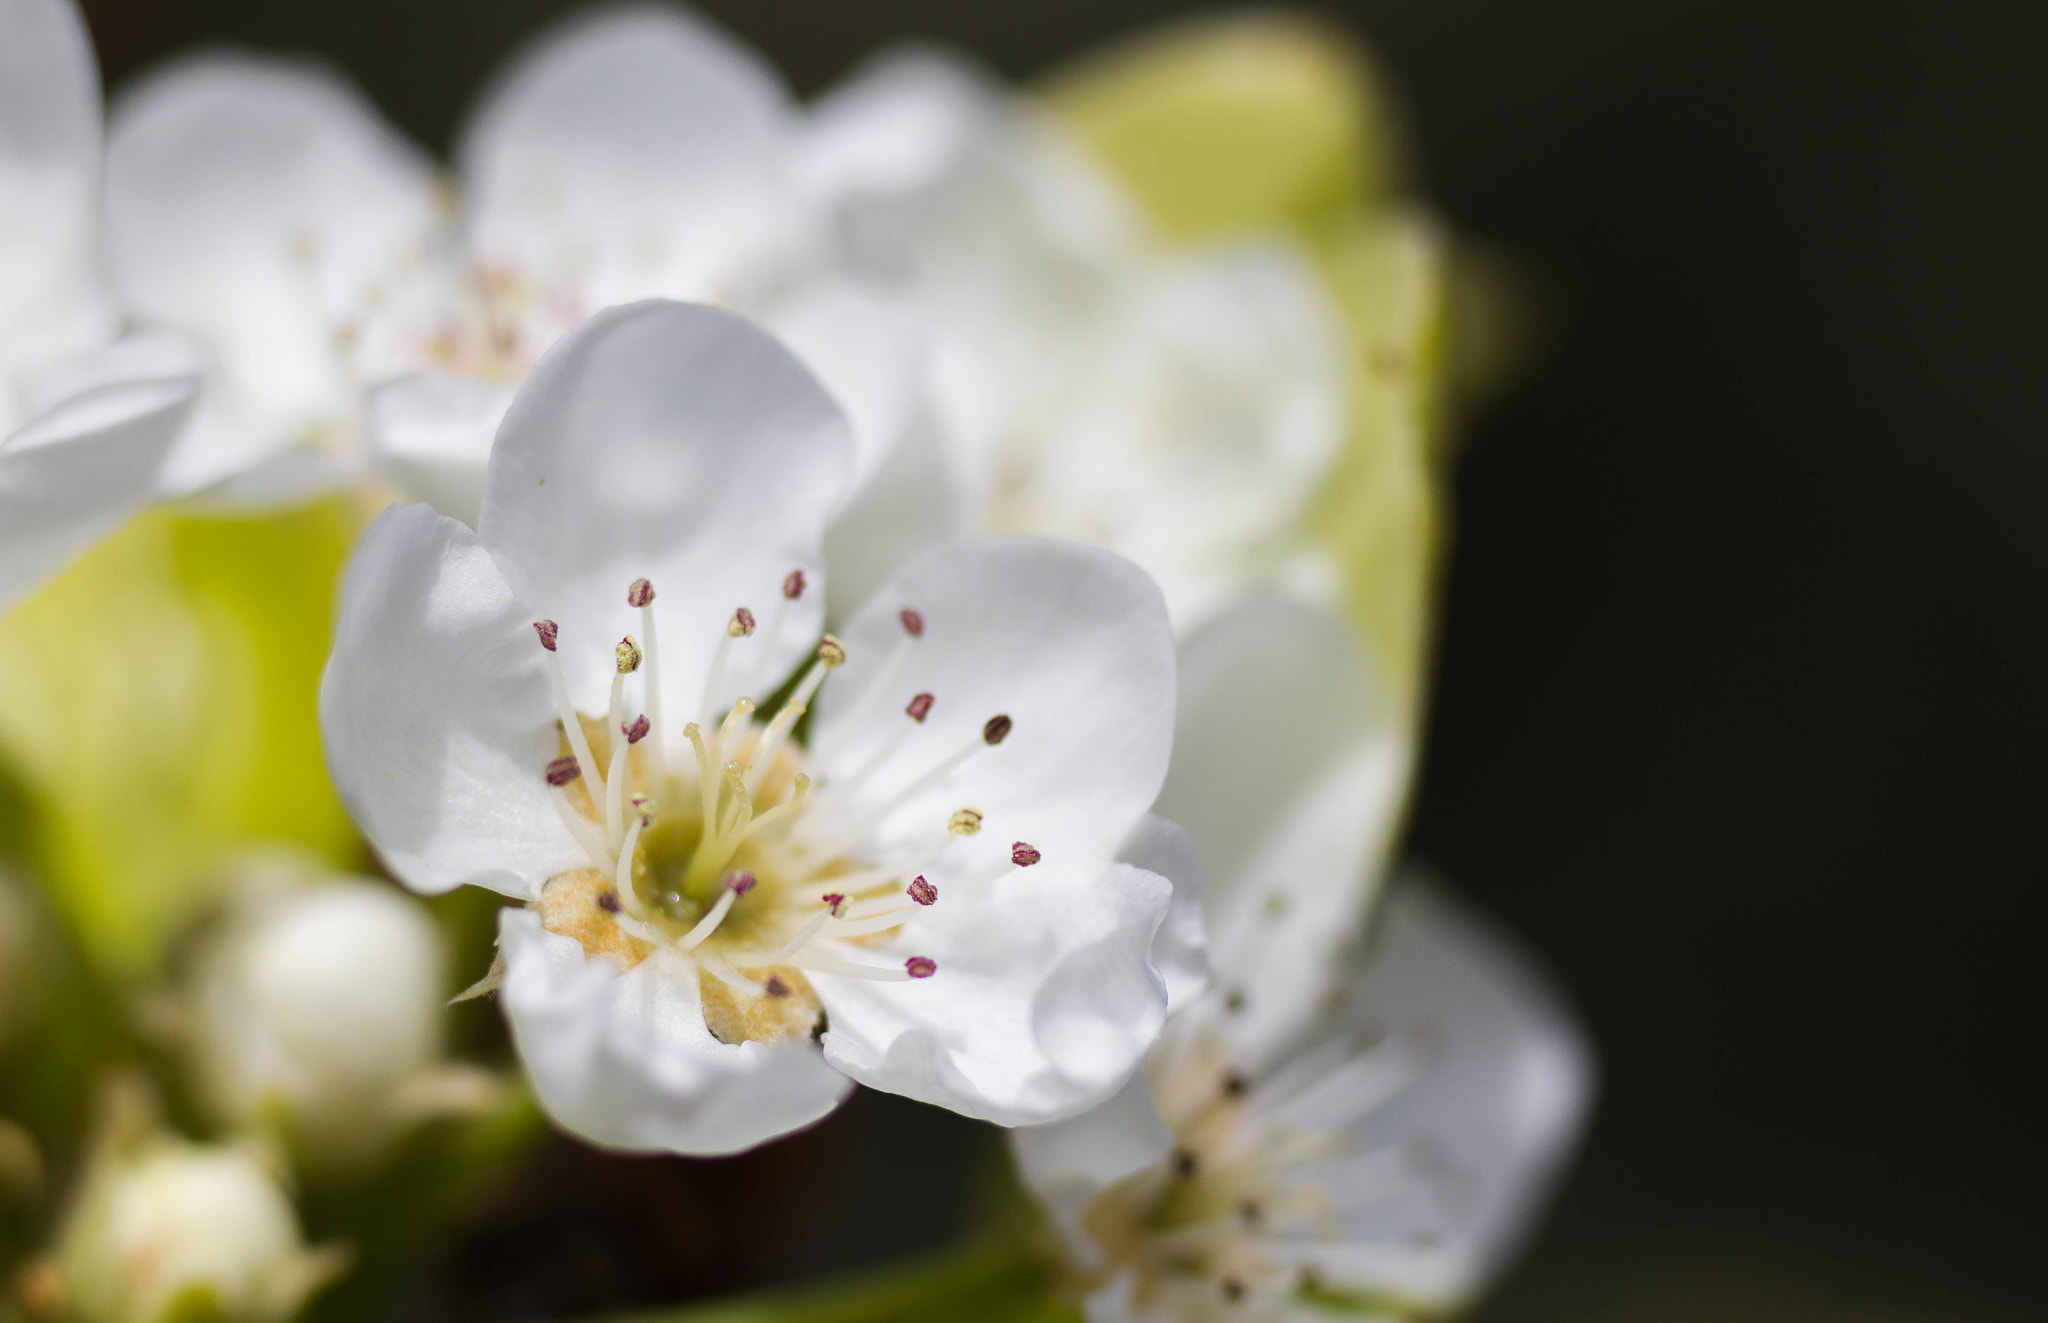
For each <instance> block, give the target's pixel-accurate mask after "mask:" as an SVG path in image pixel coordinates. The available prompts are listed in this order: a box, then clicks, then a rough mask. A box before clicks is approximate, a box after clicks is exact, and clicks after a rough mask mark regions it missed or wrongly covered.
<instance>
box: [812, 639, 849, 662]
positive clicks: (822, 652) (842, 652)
mask: <svg viewBox="0 0 2048 1323" xmlns="http://www.w3.org/2000/svg"><path fill="white" fill-rule="evenodd" d="M818 660H819V661H821V662H823V663H825V669H826V670H828V671H829V670H831V669H832V668H833V667H835V666H844V665H846V645H845V644H844V643H841V642H840V641H839V640H838V639H836V638H833V637H832V636H831V635H830V634H827V635H826V636H825V637H824V638H821V639H819V640H818Z"/></svg>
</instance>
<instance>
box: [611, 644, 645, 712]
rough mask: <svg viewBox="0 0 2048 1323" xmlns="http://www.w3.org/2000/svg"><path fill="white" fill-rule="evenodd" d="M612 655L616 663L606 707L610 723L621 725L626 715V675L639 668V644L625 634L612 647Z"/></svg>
mask: <svg viewBox="0 0 2048 1323" xmlns="http://www.w3.org/2000/svg"><path fill="white" fill-rule="evenodd" d="M612 657H613V659H614V660H615V661H616V662H617V663H618V665H617V666H616V667H615V668H614V669H613V671H612V698H611V706H610V708H609V709H608V716H609V717H610V720H611V724H612V725H614V726H617V725H621V724H623V722H624V721H625V716H626V677H627V676H629V675H631V674H632V673H633V672H635V671H637V670H639V669H640V645H639V644H637V643H635V642H634V641H633V636H632V635H631V634H628V635H626V637H624V638H622V639H620V640H619V642H618V646H617V647H615V648H613V649H612Z"/></svg>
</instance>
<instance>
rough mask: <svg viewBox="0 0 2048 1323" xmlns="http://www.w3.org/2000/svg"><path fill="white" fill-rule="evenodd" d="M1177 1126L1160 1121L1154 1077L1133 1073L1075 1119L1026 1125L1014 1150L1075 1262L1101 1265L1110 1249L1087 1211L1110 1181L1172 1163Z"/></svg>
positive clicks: (1013, 1140)
mask: <svg viewBox="0 0 2048 1323" xmlns="http://www.w3.org/2000/svg"><path fill="white" fill-rule="evenodd" d="M1172 1150H1173V1132H1172V1131H1170V1130H1168V1129H1167V1128H1166V1123H1165V1122H1164V1121H1162V1120H1160V1119H1159V1108H1158V1107H1157V1106H1155V1105H1154V1103H1153V1101H1152V1082H1151V1080H1150V1079H1149V1078H1148V1077H1147V1075H1146V1073H1145V1072H1144V1071H1142V1070H1140V1071H1134V1072H1132V1075H1131V1078H1130V1079H1129V1080H1127V1081H1125V1083H1124V1086H1123V1088H1121V1089H1118V1090H1117V1091H1116V1093H1115V1094H1114V1095H1113V1096H1112V1097H1111V1098H1110V1099H1109V1101H1108V1102H1105V1103H1103V1104H1102V1105H1101V1106H1100V1107H1092V1108H1090V1109H1089V1110H1087V1111H1085V1112H1083V1113H1081V1114H1080V1115H1079V1116H1077V1117H1074V1118H1073V1119H1072V1120H1069V1121H1055V1122H1054V1123H1053V1124H1051V1125H1031V1126H1019V1127H1017V1128H1016V1129H1014V1130H1012V1131H1011V1132H1010V1153H1011V1155H1012V1156H1014V1157H1015V1158H1016V1160H1017V1174H1018V1176H1019V1177H1021V1178H1022V1180H1023V1182H1024V1184H1025V1186H1026V1188H1028V1189H1029V1190H1030V1191H1031V1193H1032V1194H1034V1195H1036V1196H1037V1197H1038V1201H1039V1202H1040V1203H1041V1204H1043V1205H1044V1206H1045V1208H1046V1210H1047V1211H1048V1212H1050V1213H1051V1214H1052V1217H1053V1222H1054V1225H1056V1226H1058V1227H1059V1229H1060V1235H1061V1238H1062V1240H1063V1241H1064V1243H1065V1244H1066V1247H1067V1250H1068V1252H1069V1254H1071V1255H1072V1256H1073V1258H1074V1260H1075V1266H1077V1267H1079V1268H1081V1269H1082V1270H1083V1271H1091V1270H1093V1269H1095V1268H1096V1267H1097V1265H1098V1264H1099V1263H1100V1261H1101V1258H1102V1247H1101V1245H1100V1244H1099V1243H1097V1241H1096V1240H1095V1238H1094V1237H1093V1236H1091V1235H1089V1234H1088V1233H1087V1231H1086V1230H1085V1229H1084V1228H1083V1227H1082V1226H1081V1225H1080V1222H1079V1217H1080V1213H1081V1211H1082V1210H1083V1209H1084V1208H1086V1207H1087V1205H1088V1203H1089V1201H1091V1200H1092V1199H1094V1198H1095V1196H1096V1195H1098V1194H1100V1193H1101V1192H1102V1191H1103V1190H1104V1189H1105V1188H1106V1187H1108V1186H1110V1185H1112V1184H1114V1183H1116V1182H1117V1181H1120V1180H1122V1179H1123V1178H1124V1177H1126V1176H1129V1175H1132V1174H1133V1173H1135V1172H1140V1171H1143V1170H1145V1169H1146V1168H1147V1167H1153V1166H1157V1165H1159V1164H1160V1163H1163V1162H1165V1161H1166V1158H1167V1155H1168V1154H1169V1153H1170V1152H1171V1151H1172Z"/></svg>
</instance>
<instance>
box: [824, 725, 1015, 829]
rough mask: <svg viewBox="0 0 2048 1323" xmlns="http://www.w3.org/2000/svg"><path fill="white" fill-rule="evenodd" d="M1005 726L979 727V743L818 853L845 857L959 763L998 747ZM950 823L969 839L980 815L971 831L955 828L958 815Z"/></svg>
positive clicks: (871, 812)
mask: <svg viewBox="0 0 2048 1323" xmlns="http://www.w3.org/2000/svg"><path fill="white" fill-rule="evenodd" d="M998 721H1000V722H1003V723H1004V724H1003V725H1002V727H1001V728H1000V729H999V730H995V738H994V739H990V738H989V734H990V731H991V730H992V729H993V728H995V726H996V723H997V722H998ZM1008 723H1009V718H1008V717H992V718H990V719H989V721H988V722H987V724H986V725H984V726H983V727H982V734H981V737H980V738H979V739H976V740H974V741H973V742H971V743H969V744H968V745H967V746H966V747H965V748H962V749H959V750H956V751H955V752H954V753H952V754H951V755H949V756H948V757H946V758H944V759H942V760H941V761H940V762H939V764H938V765H937V766H936V767H934V768H932V769H931V770H930V771H928V772H926V773H925V774H924V775H923V776H920V777H917V778H916V779H914V780H912V781H911V783H910V784H909V785H906V786H904V787H903V788H902V789H901V790H898V791H897V792H896V793H895V794H893V795H891V796H889V797H888V798H887V799H885V800H883V801H882V802H881V803H880V804H878V805H876V806H875V807H873V808H871V809H870V810H868V812H866V813H864V814H862V815H861V816H860V817H859V818H858V819H857V820H856V821H855V822H854V824H853V825H852V826H849V827H847V828H846V829H845V830H844V831H843V832H841V833H840V835H839V836H837V837H835V838H833V840H832V843H831V844H830V845H829V846H827V847H825V848H824V849H822V850H821V851H819V853H820V854H822V855H824V856H825V857H826V858H837V857H838V856H840V855H842V854H845V853H846V852H847V851H848V850H850V849H852V848H853V847H854V846H856V845H858V844H859V843H860V841H861V838H862V837H864V836H866V835H867V834H868V833H869V832H870V831H873V830H874V828H875V827H876V825H877V824H879V823H880V822H881V821H882V819H884V818H886V817H888V816H889V815H890V814H891V813H894V812H895V811H896V810H897V809H899V808H901V807H903V806H904V805H905V804H907V803H909V802H910V801H911V800H912V799H914V798H916V797H917V795H919V794H920V793H922V792H923V791H925V790H927V789H929V788H930V787H932V786H935V785H937V784H938V783H939V782H941V781H943V780H945V779H946V778H947V777H949V776H951V775H952V774H953V772H954V771H955V770H956V769H958V768H959V766H960V765H961V764H962V763H964V762H966V761H967V760H968V759H969V758H972V757H973V756H974V755H975V754H977V753H980V752H981V751H982V750H983V749H986V748H990V747H992V746H993V745H997V744H1000V743H1002V741H1003V738H1004V737H1005V736H1007V735H1008V734H1009V733H1010V726H1009V724H1008ZM964 811H966V810H963V812H964ZM953 819H954V823H953V825H952V827H951V829H952V830H953V831H955V832H958V833H960V834H963V835H968V836H971V835H973V834H974V833H975V832H976V831H979V830H980V829H981V815H980V814H979V813H976V814H975V815H974V822H973V825H972V826H971V828H969V829H967V830H966V831H964V832H963V831H962V830H961V828H960V826H959V825H958V824H959V822H960V821H961V818H960V814H958V813H956V814H954V815H953Z"/></svg>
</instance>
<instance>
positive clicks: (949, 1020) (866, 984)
mask: <svg viewBox="0 0 2048 1323" xmlns="http://www.w3.org/2000/svg"><path fill="white" fill-rule="evenodd" d="M1171 890H1172V888H1171V886H1170V885H1169V884H1168V883H1167V881H1166V880H1165V879H1164V878H1161V877H1158V876H1156V875H1154V874H1151V873H1147V872H1144V871H1142V870H1140V869H1136V868H1132V867H1130V866H1129V865H1127V864H1092V865H1091V864H1084V863H1067V864H1058V863H1050V862H1048V863H1042V864H1039V865H1038V866H1036V867H1034V868H1027V869H1020V870H1017V871H1015V872H1012V873H1010V874H1009V875H1008V876H1006V877H1003V878H1001V879H998V880H997V881H994V882H985V883H980V884H978V885H977V884H963V885H961V886H958V887H953V888H948V887H947V885H946V884H944V883H940V884H939V891H940V896H939V901H938V903H937V904H936V905H934V906H932V907H931V909H929V910H928V911H926V912H925V913H924V914H921V915H919V916H917V918H916V919H915V920H913V921H912V922H911V923H910V924H907V925H905V927H904V928H903V929H902V930H901V931H900V933H899V935H898V936H897V938H896V939H895V940H894V941H893V942H891V943H889V944H888V945H886V946H882V947H876V948H870V950H871V951H872V952H873V954H869V953H868V951H864V950H862V949H860V948H849V950H850V951H851V952H852V953H853V954H851V955H850V956H849V958H851V959H856V960H863V961H864V962H865V963H881V962H883V961H887V962H890V963H892V964H893V965H894V966H895V967H897V968H901V966H902V962H903V961H904V960H905V959H906V958H908V957H910V956H913V955H922V956H928V957H930V958H931V959H933V960H935V961H937V962H938V971H937V972H936V973H935V974H933V975H932V976H931V977H930V978H923V979H913V980H909V981H904V982H877V981H873V980H869V979H862V978H850V977H845V976H842V975H835V974H817V973H813V974H810V975H809V976H808V977H809V978H810V979H811V982H812V984H813V985H814V986H815V987H816V988H817V990H818V996H819V999H820V1000H822V1001H823V1002H824V1003H825V1011H826V1014H827V1016H828V1017H829V1018H830V1021H831V1028H830V1029H829V1030H828V1031H827V1032H826V1034H825V1038H824V1045H825V1059H826V1060H827V1061H830V1062H831V1063H832V1064H833V1065H835V1066H837V1067H838V1068H839V1069H841V1070H843V1071H845V1072H846V1073H847V1074H848V1075H851V1076H852V1077H853V1078H855V1079H856V1080H859V1081H860V1082H861V1083H863V1084H866V1085H869V1086H871V1087H873V1088H877V1089H883V1090H886V1091H888V1092H890V1093H900V1094H903V1095H905V1096H907V1097H911V1098H917V1099H919V1100H921V1101H924V1102H929V1103H936V1104H938V1105H939V1106H941V1107H949V1108H951V1109H952V1110H954V1111H956V1112H960V1113H962V1114H964V1115H967V1116H973V1117H978V1118H980V1119H982V1120H986V1121H994V1122H996V1123H997V1124H999V1125H1035V1124H1038V1123H1041V1122H1045V1121H1055V1120H1060V1119H1063V1118H1065V1117H1069V1116H1072V1115H1074V1114H1075V1113H1077V1112H1079V1111H1081V1110H1083V1109H1085V1108H1088V1107H1092V1106H1094V1105H1095V1104H1097V1103H1099V1102H1102V1101H1103V1100H1104V1099H1106V1098H1107V1097H1108V1096H1109V1095H1110V1094H1111V1093H1113V1092H1114V1091H1115V1090H1116V1089H1117V1088H1118V1087H1120V1086H1121V1085H1122V1084H1123V1082H1124V1080H1125V1079H1126V1078H1127V1077H1128V1076H1129V1075H1130V1073H1131V1071H1132V1070H1133V1069H1134V1068H1135V1067H1136V1066H1137V1064H1138V1062H1139V1061H1140V1060H1141V1059H1142V1058H1143V1056H1144V1054H1145V1052H1146V1050H1147V1049H1148V1048H1150V1047H1151V1045H1152V1042H1153V1040H1154V1039H1155V1038H1157V1037H1158V1034H1159V1027H1160V1025H1161V1024H1163V1023H1164V1022H1165V1018H1166V990H1165V988H1164V987H1163V986H1162V984H1161V983H1160V980H1159V976H1158V973H1157V972H1156V971H1155V970H1153V968H1152V966H1151V961H1150V952H1151V945H1152V936H1153V933H1154V932H1156V931H1157V930H1158V927H1159V923H1160V920H1161V919H1163V918H1164V917H1165V915H1166V906H1167V901H1168V899H1169V897H1170V894H1171Z"/></svg>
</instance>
